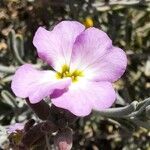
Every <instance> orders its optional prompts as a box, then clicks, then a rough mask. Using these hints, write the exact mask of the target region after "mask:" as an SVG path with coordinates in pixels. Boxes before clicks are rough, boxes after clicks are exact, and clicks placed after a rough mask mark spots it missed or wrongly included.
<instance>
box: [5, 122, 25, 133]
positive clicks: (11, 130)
mask: <svg viewBox="0 0 150 150" xmlns="http://www.w3.org/2000/svg"><path fill="white" fill-rule="evenodd" d="M23 129H24V124H23V123H15V124H12V125H10V126H9V127H8V128H7V133H9V134H11V133H15V132H16V131H17V130H23Z"/></svg>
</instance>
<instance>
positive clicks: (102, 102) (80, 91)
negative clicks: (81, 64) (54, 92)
mask: <svg viewBox="0 0 150 150" xmlns="http://www.w3.org/2000/svg"><path fill="white" fill-rule="evenodd" d="M115 98H116V94H115V91H114V89H113V87H112V85H111V83H109V82H89V81H81V82H80V83H73V84H72V85H71V86H70V87H69V89H68V91H67V92H65V93H63V94H62V95H61V96H60V97H54V98H53V97H52V103H53V104H54V105H56V106H57V107H61V108H64V109H67V110H69V111H70V112H72V113H73V114H74V115H76V116H86V115H89V114H90V113H91V111H92V109H96V110H103V109H106V108H109V107H110V106H111V105H112V104H113V103H114V101H115Z"/></svg>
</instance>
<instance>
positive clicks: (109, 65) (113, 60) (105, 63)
mask: <svg viewBox="0 0 150 150" xmlns="http://www.w3.org/2000/svg"><path fill="white" fill-rule="evenodd" d="M126 66H127V57H126V54H125V52H124V51H123V50H122V49H120V48H117V47H113V48H112V49H110V51H109V53H107V54H106V55H105V56H104V57H103V58H101V59H98V60H97V61H96V62H95V63H93V64H91V65H89V66H88V67H87V68H86V69H85V71H84V72H85V74H86V75H87V76H86V75H85V76H86V78H88V79H92V80H95V81H109V82H114V81H116V80H117V79H118V78H120V77H121V76H122V75H123V73H124V72H125V69H126Z"/></svg>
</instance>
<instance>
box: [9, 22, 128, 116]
mask: <svg viewBox="0 0 150 150" xmlns="http://www.w3.org/2000/svg"><path fill="white" fill-rule="evenodd" d="M33 44H34V46H35V47H36V48H37V53H38V55H39V57H40V58H41V59H43V60H44V61H46V62H47V63H48V64H49V65H50V66H51V67H53V69H54V71H51V70H46V71H40V70H36V69H34V68H33V66H32V65H30V64H25V65H23V66H21V67H20V68H19V69H18V70H17V71H16V73H15V75H14V77H13V80H12V85H11V87H12V90H13V92H14V93H15V94H16V96H18V97H22V98H27V97H28V98H29V100H30V102H31V103H38V102H39V101H41V100H42V99H43V98H44V97H46V96H50V98H51V101H52V103H53V104H54V105H55V106H57V107H61V108H64V109H67V110H69V111H71V112H72V113H73V114H75V115H77V116H86V115H88V114H90V112H91V110H92V109H95V110H102V109H106V108H109V107H110V106H111V105H112V104H113V103H114V101H115V99H116V94H115V91H114V89H113V87H112V82H114V81H116V80H117V79H118V78H120V77H121V76H122V74H123V73H124V71H125V69H126V65H127V58H126V54H125V53H124V51H123V50H122V49H120V48H118V47H114V46H113V45H112V41H111V39H110V38H109V37H108V36H107V34H106V33H104V32H103V31H101V30H99V29H97V28H94V27H91V28H88V29H85V27H84V26H83V25H82V24H80V23H79V22H76V21H62V22H60V23H59V24H58V25H56V26H55V27H54V29H53V30H52V31H47V30H46V29H44V28H42V27H39V28H38V30H37V32H36V34H35V36H34V39H33Z"/></svg>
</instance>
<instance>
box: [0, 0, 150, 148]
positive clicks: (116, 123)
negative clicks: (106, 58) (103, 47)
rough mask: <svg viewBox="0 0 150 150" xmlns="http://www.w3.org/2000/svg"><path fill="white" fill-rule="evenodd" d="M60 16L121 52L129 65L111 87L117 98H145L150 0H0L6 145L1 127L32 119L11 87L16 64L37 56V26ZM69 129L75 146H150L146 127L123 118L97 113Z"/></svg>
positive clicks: (149, 86) (149, 77)
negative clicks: (96, 31)
mask: <svg viewBox="0 0 150 150" xmlns="http://www.w3.org/2000/svg"><path fill="white" fill-rule="evenodd" d="M61 20H77V21H79V22H81V23H83V24H84V25H85V26H86V27H87V28H88V27H91V26H94V27H97V28H99V29H101V30H103V31H105V32H107V33H108V35H109V36H110V37H111V39H112V41H113V44H114V45H116V46H119V47H121V48H122V49H123V50H125V51H126V53H127V56H128V67H127V70H126V73H125V74H124V76H123V77H122V78H121V79H120V80H119V81H117V82H116V83H115V84H114V86H115V88H116V90H117V93H118V96H117V103H116V104H115V105H114V107H119V106H125V105H127V104H129V103H131V102H132V101H133V100H137V101H141V100H144V99H145V98H148V97H150V1H149V0H0V147H1V148H3V149H9V147H8V142H7V135H6V133H5V132H4V129H3V127H6V126H8V125H10V124H12V123H15V122H23V121H25V120H27V119H30V118H34V117H35V116H34V115H33V113H32V111H31V110H30V109H29V108H28V106H27V105H26V104H25V103H24V101H23V100H21V99H19V98H16V97H15V96H14V95H13V93H12V91H11V89H10V83H11V79H12V75H13V74H14V72H15V70H16V69H17V67H18V66H20V65H22V64H24V63H25V62H27V63H33V64H35V65H37V67H42V68H46V67H47V66H46V65H45V64H44V63H43V62H42V61H41V60H39V59H38V57H37V53H36V49H35V47H34V46H33V44H32V39H33V36H34V33H35V31H36V30H37V28H38V27H39V26H44V27H45V28H47V29H50V28H52V27H53V26H54V25H55V24H57V23H58V22H59V21H61ZM72 128H73V129H74V146H73V149H74V150H150V131H149V130H148V129H146V128H143V127H142V128H139V127H137V126H136V125H135V124H134V123H130V122H129V121H124V120H123V119H120V120H119V119H118V120H113V118H111V119H110V118H104V117H102V116H100V115H96V114H93V115H91V116H88V117H85V118H81V119H79V120H78V121H77V122H76V124H74V125H73V126H72Z"/></svg>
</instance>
